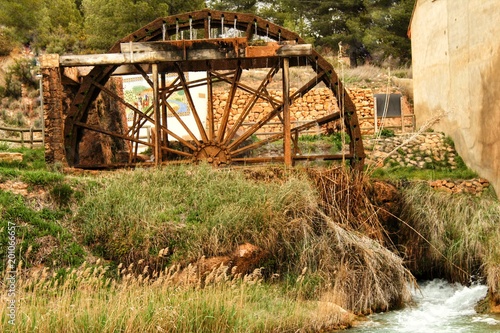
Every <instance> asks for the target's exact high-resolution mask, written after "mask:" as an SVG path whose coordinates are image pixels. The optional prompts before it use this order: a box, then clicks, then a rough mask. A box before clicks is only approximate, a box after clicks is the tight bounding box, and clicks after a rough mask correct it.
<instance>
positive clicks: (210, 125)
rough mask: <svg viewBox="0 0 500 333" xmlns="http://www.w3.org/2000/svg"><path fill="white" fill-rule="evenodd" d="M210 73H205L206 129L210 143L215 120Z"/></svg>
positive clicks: (212, 137)
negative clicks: (206, 97) (206, 98)
mask: <svg viewBox="0 0 500 333" xmlns="http://www.w3.org/2000/svg"><path fill="white" fill-rule="evenodd" d="M212 78H213V76H212V73H211V72H210V71H207V94H208V101H207V103H208V110H207V113H208V114H207V121H208V124H207V127H208V140H209V141H210V142H212V141H213V140H214V137H215V119H214V103H213V101H214V92H213V86H212Z"/></svg>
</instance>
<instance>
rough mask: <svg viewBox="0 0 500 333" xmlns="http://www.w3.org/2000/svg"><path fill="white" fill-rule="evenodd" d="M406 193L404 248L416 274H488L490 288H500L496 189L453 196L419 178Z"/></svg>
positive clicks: (454, 277) (453, 277)
mask: <svg viewBox="0 0 500 333" xmlns="http://www.w3.org/2000/svg"><path fill="white" fill-rule="evenodd" d="M402 193H403V209H402V211H403V215H402V216H401V218H402V220H404V221H405V222H406V223H407V224H403V225H401V232H402V235H401V237H400V239H402V240H404V241H403V242H402V244H401V247H402V248H404V249H405V250H404V253H405V254H406V256H407V258H406V259H407V266H408V267H409V268H410V269H411V271H412V272H414V274H416V275H417V277H418V276H423V277H426V278H433V277H440V278H446V279H448V280H450V281H459V282H462V283H469V282H471V281H474V280H476V279H480V278H481V277H485V276H488V279H489V283H488V284H489V285H490V288H491V289H492V290H500V288H499V287H500V279H499V278H498V273H495V272H498V268H499V267H500V248H499V246H498V244H500V204H499V203H498V199H497V198H496V197H495V195H494V193H493V192H489V193H484V194H483V195H482V196H481V197H478V196H474V195H470V194H454V195H451V194H449V193H446V192H439V191H435V190H432V189H431V188H430V187H429V186H428V185H427V184H426V183H422V182H417V183H413V184H411V185H409V186H406V187H404V188H403V189H402Z"/></svg>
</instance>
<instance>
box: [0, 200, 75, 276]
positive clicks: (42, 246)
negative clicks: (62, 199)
mask: <svg viewBox="0 0 500 333" xmlns="http://www.w3.org/2000/svg"><path fill="white" fill-rule="evenodd" d="M0 211H1V213H2V215H1V216H2V218H1V220H0V225H1V226H0V229H1V230H7V228H8V225H9V222H10V223H14V224H15V225H16V235H15V237H16V240H17V248H16V253H19V254H20V256H21V257H20V258H19V260H23V262H24V263H25V265H27V266H31V265H33V264H40V263H43V264H45V265H47V266H50V267H54V266H56V265H62V266H67V265H79V264H81V263H82V262H83V257H84V251H83V248H82V247H81V246H80V245H78V243H77V242H76V241H75V240H74V238H73V236H72V234H71V232H70V231H69V230H68V229H66V228H65V227H64V226H63V225H62V220H63V218H64V217H65V215H66V214H67V212H64V211H59V210H51V209H49V208H42V209H40V210H34V209H32V208H30V207H29V206H28V205H27V204H26V203H25V200H24V199H23V197H22V196H20V195H15V194H13V193H11V192H6V191H2V190H0ZM43 240H45V242H43ZM0 243H2V244H7V233H6V232H2V233H1V234H0ZM6 250H7V249H6V247H2V248H0V256H1V257H5V256H6V252H5V251H6ZM4 265H5V262H4V261H1V262H0V271H2V270H3V269H4Z"/></svg>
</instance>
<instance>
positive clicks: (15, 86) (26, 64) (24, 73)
mask: <svg viewBox="0 0 500 333" xmlns="http://www.w3.org/2000/svg"><path fill="white" fill-rule="evenodd" d="M34 70H35V63H34V62H33V60H30V59H25V58H22V59H18V60H16V61H15V62H14V64H13V65H11V66H9V68H8V69H7V72H6V73H5V96H10V97H14V98H19V97H21V84H25V85H26V86H28V87H31V88H33V89H36V88H37V86H38V84H37V80H36V78H35V77H34V75H33V72H34Z"/></svg>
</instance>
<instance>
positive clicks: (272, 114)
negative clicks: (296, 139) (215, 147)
mask: <svg viewBox="0 0 500 333" xmlns="http://www.w3.org/2000/svg"><path fill="white" fill-rule="evenodd" d="M323 75H325V72H321V73H319V74H318V75H317V76H316V77H314V78H313V79H311V80H310V81H309V82H307V83H306V84H305V85H303V86H302V87H301V88H300V89H298V90H297V91H296V92H295V93H294V94H293V95H292V96H290V102H293V101H294V100H295V99H296V98H297V97H299V96H300V95H303V94H305V93H307V92H308V91H309V90H311V89H312V88H314V87H315V86H316V85H317V81H318V80H319V79H321V78H322V77H323ZM282 109H283V103H281V104H280V105H279V106H277V107H275V108H274V109H273V110H272V111H271V112H269V113H268V114H267V115H265V116H264V118H262V119H261V120H259V121H258V122H257V123H255V124H254V125H252V126H251V127H250V128H249V129H248V130H247V131H246V132H245V133H244V134H243V135H242V136H240V137H239V138H238V139H236V140H235V141H233V142H232V143H231V144H229V145H228V150H230V151H231V150H233V149H234V148H236V147H238V146H239V145H240V144H241V143H242V142H243V141H245V140H246V139H248V138H249V137H250V136H252V135H253V134H254V133H255V132H257V131H258V130H259V129H260V128H261V127H262V126H264V125H265V124H266V123H267V122H269V121H270V120H271V119H272V118H273V117H275V116H276V115H277V114H278V113H279V112H281V111H282Z"/></svg>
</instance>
